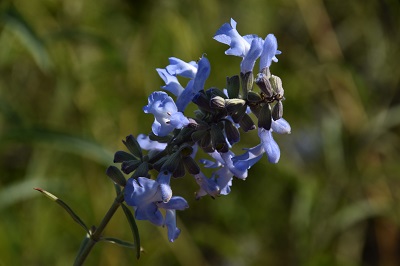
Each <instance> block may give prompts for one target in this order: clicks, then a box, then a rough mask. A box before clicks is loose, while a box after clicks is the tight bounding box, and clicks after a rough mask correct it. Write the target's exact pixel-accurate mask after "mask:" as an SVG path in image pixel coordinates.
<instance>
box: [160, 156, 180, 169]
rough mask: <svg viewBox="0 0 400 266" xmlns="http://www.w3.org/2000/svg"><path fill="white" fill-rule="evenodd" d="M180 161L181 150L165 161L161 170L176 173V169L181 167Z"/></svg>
mask: <svg viewBox="0 0 400 266" xmlns="http://www.w3.org/2000/svg"><path fill="white" fill-rule="evenodd" d="M180 161H181V154H180V153H179V152H174V153H173V154H171V155H170V156H169V157H168V159H167V160H166V161H165V163H164V164H163V166H162V167H161V171H168V172H170V173H174V172H175V171H176V169H177V168H178V167H179V163H180Z"/></svg>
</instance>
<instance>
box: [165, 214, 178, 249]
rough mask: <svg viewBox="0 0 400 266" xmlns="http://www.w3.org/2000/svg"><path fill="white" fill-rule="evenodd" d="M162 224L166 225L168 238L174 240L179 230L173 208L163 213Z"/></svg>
mask: <svg viewBox="0 0 400 266" xmlns="http://www.w3.org/2000/svg"><path fill="white" fill-rule="evenodd" d="M164 225H166V226H167V230H168V240H169V241H170V242H174V240H175V239H177V238H178V236H179V234H180V233H181V230H180V229H179V228H178V227H176V213H175V210H167V211H166V213H165V221H164Z"/></svg>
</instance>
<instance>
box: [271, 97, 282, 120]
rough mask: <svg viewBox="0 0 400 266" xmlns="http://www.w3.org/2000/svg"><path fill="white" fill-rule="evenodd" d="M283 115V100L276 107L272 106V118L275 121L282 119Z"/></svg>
mask: <svg viewBox="0 0 400 266" xmlns="http://www.w3.org/2000/svg"><path fill="white" fill-rule="evenodd" d="M282 116H283V104H282V102H281V101H278V102H277V103H276V104H275V105H274V107H272V119H274V121H276V120H278V119H281V118H282Z"/></svg>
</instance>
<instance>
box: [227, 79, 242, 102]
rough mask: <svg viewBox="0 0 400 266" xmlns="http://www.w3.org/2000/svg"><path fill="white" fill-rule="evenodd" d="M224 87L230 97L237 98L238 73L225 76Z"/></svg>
mask: <svg viewBox="0 0 400 266" xmlns="http://www.w3.org/2000/svg"><path fill="white" fill-rule="evenodd" d="M226 89H227V91H228V97H229V98H230V99H233V98H239V90H240V79H239V76H238V75H235V76H232V77H227V78H226Z"/></svg>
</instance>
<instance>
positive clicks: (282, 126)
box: [271, 118, 291, 134]
mask: <svg viewBox="0 0 400 266" xmlns="http://www.w3.org/2000/svg"><path fill="white" fill-rule="evenodd" d="M271 128H272V130H273V131H274V132H276V133H278V134H290V132H291V127H290V124H289V123H288V122H287V121H286V120H285V119H283V118H281V119H278V120H275V121H274V120H272V124H271Z"/></svg>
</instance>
